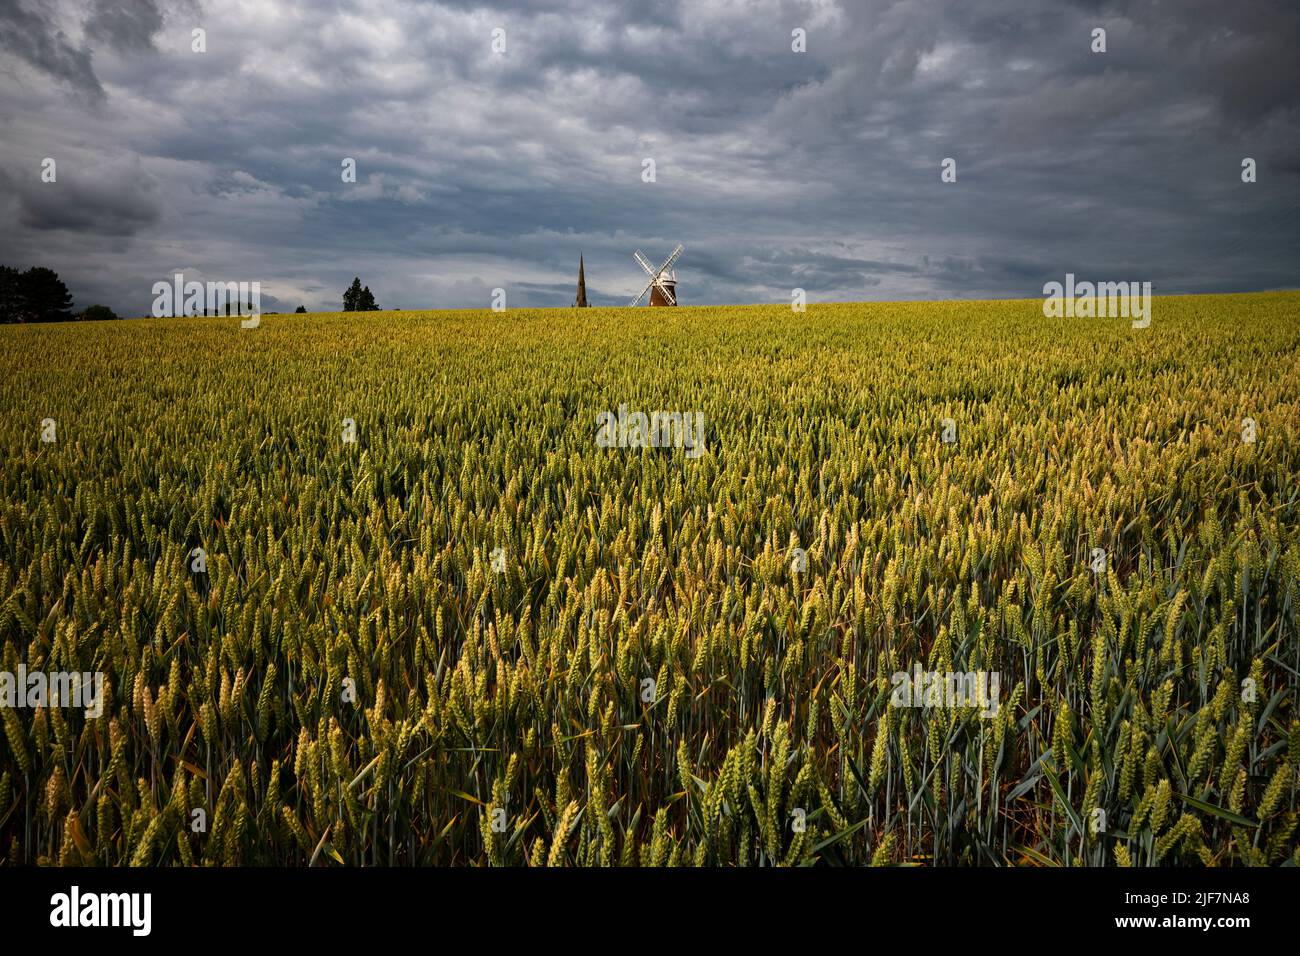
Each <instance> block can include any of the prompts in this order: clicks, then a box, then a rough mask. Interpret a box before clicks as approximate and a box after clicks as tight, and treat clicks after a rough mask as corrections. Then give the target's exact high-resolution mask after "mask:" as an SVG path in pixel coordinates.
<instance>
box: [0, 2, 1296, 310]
mask: <svg viewBox="0 0 1300 956" xmlns="http://www.w3.org/2000/svg"><path fill="white" fill-rule="evenodd" d="M1097 27H1101V28H1104V29H1105V30H1106V47H1107V50H1106V52H1105V53H1094V52H1092V49H1091V48H1092V45H1093V38H1092V31H1093V30H1094V29H1095V28H1097ZM195 28H202V29H203V30H205V31H206V46H207V51H206V52H204V53H196V52H193V50H192V46H193V33H192V31H193V30H194V29H195ZM497 28H500V29H502V30H504V31H505V33H504V40H505V52H504V53H498V52H494V50H493V31H494V30H495V29H497ZM796 28H799V29H802V30H804V31H806V45H807V51H806V52H804V53H796V52H793V51H792V49H791V46H792V42H793V40H792V36H791V32H792V31H793V30H795V29H796ZM0 77H2V78H3V82H2V83H0V128H3V133H2V134H0V262H3V263H7V264H10V265H17V266H21V267H24V268H25V267H27V266H30V265H36V264H39V265H47V266H50V267H51V268H54V269H55V270H56V271H58V272H59V273H60V275H61V276H62V277H63V278H64V279H65V281H66V282H67V283H68V285H69V287H70V288H71V290H72V292H73V295H74V297H75V299H76V304H77V307H78V308H81V307H84V306H86V305H89V304H91V303H93V302H102V303H105V304H107V305H110V306H112V307H113V308H114V309H116V310H118V311H119V312H121V313H123V314H132V315H138V314H143V313H145V312H147V311H148V309H149V306H150V303H151V301H152V294H151V287H152V285H153V283H154V282H155V281H158V280H159V279H163V278H166V277H168V276H170V275H172V274H173V273H175V272H183V273H185V275H186V278H189V279H199V280H244V281H252V280H258V281H260V282H261V283H262V289H263V296H262V308H263V309H264V310H268V311H271V310H280V311H287V310H291V309H293V308H294V307H295V306H297V305H298V304H299V303H302V304H305V305H306V306H307V307H308V308H309V309H312V310H317V309H331V310H333V309H338V308H340V307H341V305H340V303H341V295H342V292H343V289H344V288H345V287H346V285H347V284H348V283H349V282H350V281H351V279H352V277H353V276H354V275H359V276H360V277H361V279H362V281H363V282H364V283H365V284H367V285H369V287H370V289H371V290H372V291H373V292H374V294H375V296H376V298H377V300H378V303H379V305H380V306H381V307H382V308H395V307H401V308H408V309H409V308H436V307H476V308H482V307H486V306H488V305H489V304H490V301H491V290H492V289H493V288H494V287H498V286H499V287H503V288H505V289H506V293H507V305H509V306H511V307H517V306H526V305H532V306H567V305H569V304H570V303H571V301H572V299H573V293H574V282H575V278H576V272H577V264H578V255H579V253H580V252H581V253H582V254H583V255H584V256H585V257H586V265H587V283H588V294H589V296H590V298H591V299H592V301H593V304H624V303H625V302H626V301H627V300H628V299H630V298H631V296H632V295H633V294H635V293H636V292H637V291H639V289H640V288H641V285H642V283H641V281H640V279H641V277H642V273H641V271H640V269H639V267H638V266H637V264H636V263H635V261H634V260H633V258H632V252H633V250H635V249H638V248H639V249H640V250H642V252H644V253H645V254H646V255H647V256H648V257H649V258H650V259H653V260H655V261H656V262H657V261H659V260H661V259H662V258H664V257H665V256H667V254H668V253H669V252H670V251H671V250H672V248H673V246H674V245H675V244H676V243H678V242H680V243H683V244H684V245H685V246H686V252H685V254H684V255H683V256H682V259H681V261H680V263H679V268H678V282H679V293H678V294H679V298H680V300H681V301H682V302H683V303H684V304H692V303H723V302H763V301H780V302H789V301H790V294H791V289H792V288H795V287H802V288H804V289H806V290H807V296H808V300H809V301H812V302H816V301H843V300H861V299H934V298H988V297H1027V296H1039V295H1041V294H1042V286H1043V283H1045V282H1047V281H1050V280H1053V279H1056V280H1061V279H1063V277H1064V275H1065V273H1066V272H1073V273H1075V274H1076V275H1077V276H1078V277H1079V278H1080V279H1100V280H1122V279H1138V280H1144V281H1150V282H1152V283H1153V285H1154V288H1155V291H1156V292H1157V293H1158V294H1159V293H1180V292H1221V291H1240V290H1257V289H1272V288H1294V287H1297V286H1300V4H1297V3H1296V0H1148V2H1133V3H1130V2H1115V3H1099V2H1085V0H1075V2H1069V0H1056V2H1044V0H977V2H975V0H949V2H937V0H936V2H929V0H905V2H899V3H878V2H866V0H843V2H839V3H836V2H832V0H821V2H806V0H805V2H795V0H789V2H786V0H743V2H741V0H733V2H723V0H689V2H681V3H677V2H659V0H633V2H620V3H612V2H611V3H601V4H598V3H592V2H587V0H552V2H545V3H543V2H540V0H538V2H528V0H524V2H512V3H506V2H500V3H498V2H468V0H467V2H446V3H432V2H414V0H406V2H399V0H346V2H344V0H339V2H332V0H320V2H309V0H302V2H285V0H279V2H276V0H220V2H218V0H203V2H199V0H0ZM45 157H51V158H54V159H55V161H56V163H57V181H56V182H54V183H44V182H42V181H41V163H42V160H43V159H44V158H45ZM345 157H353V158H355V160H356V163H357V177H356V178H357V181H356V183H355V184H349V183H344V182H342V176H341V172H342V167H341V163H342V161H343V159H344V158H345ZM947 157H951V158H953V159H955V160H956V170H957V182H955V183H943V182H941V180H940V172H941V169H940V166H941V163H942V161H943V160H944V159H945V158H947ZM1245 157H1251V158H1253V159H1255V160H1256V163H1257V170H1258V171H1257V177H1258V181H1257V182H1256V183H1254V184H1245V183H1243V182H1242V181H1241V163H1242V159H1243V158H1245ZM647 158H652V159H654V161H655V174H656V181H655V182H653V183H647V182H643V181H642V173H643V160H644V159H647Z"/></svg>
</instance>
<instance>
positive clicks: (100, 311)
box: [81, 305, 117, 322]
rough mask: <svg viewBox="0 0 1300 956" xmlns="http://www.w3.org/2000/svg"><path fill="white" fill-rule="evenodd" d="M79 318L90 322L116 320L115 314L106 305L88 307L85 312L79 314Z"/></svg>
mask: <svg viewBox="0 0 1300 956" xmlns="http://www.w3.org/2000/svg"><path fill="white" fill-rule="evenodd" d="M81 317H82V318H83V319H86V320H88V321H91V322H103V321H105V320H107V319H116V318H117V313H116V312H114V311H113V310H112V309H110V308H109V307H108V306H106V305H90V306H87V307H86V311H85V312H82V313H81Z"/></svg>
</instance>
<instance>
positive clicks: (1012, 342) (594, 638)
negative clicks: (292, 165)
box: [0, 293, 1300, 866]
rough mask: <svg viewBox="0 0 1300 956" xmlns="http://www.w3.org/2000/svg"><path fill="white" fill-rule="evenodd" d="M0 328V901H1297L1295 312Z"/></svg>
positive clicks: (821, 312)
mask: <svg viewBox="0 0 1300 956" xmlns="http://www.w3.org/2000/svg"><path fill="white" fill-rule="evenodd" d="M0 339H2V340H3V341H2V342H0V346H2V348H0V352H2V353H3V355H4V377H3V380H2V381H0V397H2V400H3V407H4V408H5V410H6V414H5V415H4V416H3V418H2V419H0V443H2V444H3V447H4V451H5V459H6V460H5V465H4V468H3V470H2V471H0V484H2V485H3V506H2V507H3V510H2V511H0V642H2V647H3V652H2V653H3V661H2V662H0V671H4V672H9V673H13V674H16V673H18V672H19V669H20V667H21V668H25V670H26V671H27V672H32V671H35V670H41V671H45V672H70V671H75V672H78V673H83V672H84V673H90V672H95V673H102V674H103V677H104V701H105V706H103V707H102V712H101V713H99V715H98V716H88V715H87V714H86V713H85V712H83V710H81V709H75V708H70V707H66V706H43V707H21V706H5V707H2V708H0V717H2V718H3V725H4V730H3V734H2V735H0V859H3V861H4V862H5V863H7V864H15V863H27V864H30V863H41V864H63V865H69V864H78V865H80V864H87V865H95V866H125V865H151V866H173V865H181V866H197V865H232V864H234V865H239V864H286V865H295V866H298V865H304V866H305V865H309V864H310V865H316V866H338V865H455V866H483V865H522V866H559V865H600V866H603V865H654V866H658V865H708V866H718V865H721V866H732V865H745V866H754V865H759V866H770V865H801V864H810V863H823V864H850V865H888V864H927V865H928V864H933V865H1034V866H1037V865H1045V866H1046V865H1069V866H1151V865H1190V866H1221V865H1222V866H1228V865H1232V866H1242V865H1256V866H1257V865H1280V864H1288V865H1295V864H1297V863H1300V849H1298V843H1297V837H1296V823H1297V817H1296V812H1297V789H1298V783H1300V777H1298V774H1297V770H1298V768H1300V714H1298V713H1297V708H1296V701H1297V693H1298V692H1300V635H1298V633H1297V602H1298V601H1300V480H1297V476H1298V475H1300V293H1268V294H1252V295H1234V296H1198V297H1177V298H1157V299H1156V300H1155V303H1154V310H1153V321H1152V324H1151V326H1150V327H1149V328H1146V329H1133V328H1131V327H1130V324H1129V322H1128V321H1126V320H1122V319H1048V318H1044V315H1043V310H1042V303H1041V302H1040V301H1037V300H1030V301H1013V302H931V303H879V304H841V305H811V306H809V307H808V310H807V312H806V313H802V314H799V313H793V312H792V310H791V309H790V308H789V306H784V307H779V306H770V307H769V306H753V307H711V308H688V307H682V308H677V309H641V310H628V309H589V310H582V311H577V310H538V311H526V310H510V311H506V312H502V313H494V312H490V311H479V312H469V311H466V312H394V313H370V314H364V315H359V314H355V313H354V314H346V315H345V314H331V315H323V314H322V315H305V316H304V315H297V316H264V317H263V319H262V324H261V327H260V328H257V329H251V330H250V329H241V328H240V326H239V322H238V320H237V319H235V318H212V319H161V320H152V319H151V320H135V321H125V322H101V323H85V324H72V325H59V326H25V327H5V328H0ZM620 408H626V409H631V410H641V411H645V412H651V411H654V410H667V411H674V412H680V413H682V414H683V415H693V414H695V413H699V414H700V415H701V416H702V418H701V419H700V420H701V421H702V422H703V447H702V448H701V447H699V444H698V443H697V445H696V447H695V449H693V450H690V449H687V448H681V447H648V448H635V447H632V448H624V447H617V446H615V447H603V443H598V441H597V438H598V427H597V422H598V418H599V416H601V414H602V413H604V412H613V413H615V414H617V413H618V412H619V410H620ZM345 420H346V421H345ZM50 422H52V423H53V428H52V429H51V428H50V427H49V423H50ZM688 451H689V453H688ZM196 568H198V569H197V570H196ZM916 669H921V670H924V671H926V672H939V673H950V672H956V673H980V674H996V675H997V676H998V678H999V690H998V694H997V700H996V704H997V706H996V709H995V712H994V713H992V714H991V715H990V714H989V713H988V712H987V711H985V710H981V709H980V708H979V707H976V706H955V707H946V706H914V707H905V706H898V705H897V704H896V701H895V700H894V699H893V696H892V691H893V686H892V685H893V675H896V674H898V673H900V672H902V673H912V672H914V670H916Z"/></svg>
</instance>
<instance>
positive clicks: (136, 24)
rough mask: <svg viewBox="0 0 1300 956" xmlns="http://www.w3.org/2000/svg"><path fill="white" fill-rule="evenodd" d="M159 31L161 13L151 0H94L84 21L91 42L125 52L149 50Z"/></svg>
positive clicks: (160, 27)
mask: <svg viewBox="0 0 1300 956" xmlns="http://www.w3.org/2000/svg"><path fill="white" fill-rule="evenodd" d="M161 29H162V11H161V10H160V9H159V8H158V5H157V4H156V3H154V2H153V0H94V2H93V3H92V4H91V9H90V17H89V19H87V20H86V33H87V35H88V36H90V37H91V39H92V40H96V41H103V42H104V43H105V44H107V45H108V46H109V47H112V48H113V49H116V50H121V51H125V52H137V53H138V52H141V51H144V50H149V49H152V48H153V36H154V34H155V33H157V32H158V31H159V30H161Z"/></svg>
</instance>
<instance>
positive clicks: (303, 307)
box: [293, 305, 307, 312]
mask: <svg viewBox="0 0 1300 956" xmlns="http://www.w3.org/2000/svg"><path fill="white" fill-rule="evenodd" d="M293 311H294V312H306V311H307V307H306V306H305V305H300V306H298V308H296V309H294V310H293Z"/></svg>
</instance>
